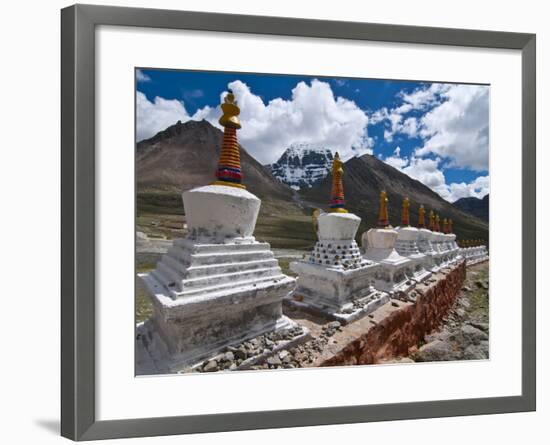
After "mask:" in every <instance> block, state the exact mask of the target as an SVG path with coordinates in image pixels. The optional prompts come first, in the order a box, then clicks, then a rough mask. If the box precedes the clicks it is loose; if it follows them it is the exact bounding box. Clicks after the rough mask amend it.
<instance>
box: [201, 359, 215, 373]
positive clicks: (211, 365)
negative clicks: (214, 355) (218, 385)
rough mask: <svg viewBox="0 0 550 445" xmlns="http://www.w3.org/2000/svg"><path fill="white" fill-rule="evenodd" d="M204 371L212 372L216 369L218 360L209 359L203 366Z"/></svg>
mask: <svg viewBox="0 0 550 445" xmlns="http://www.w3.org/2000/svg"><path fill="white" fill-rule="evenodd" d="M202 370H203V371H204V372H214V371H217V370H218V362H217V361H216V360H210V361H209V362H208V363H207V364H206V365H205V366H204V367H203V368H202Z"/></svg>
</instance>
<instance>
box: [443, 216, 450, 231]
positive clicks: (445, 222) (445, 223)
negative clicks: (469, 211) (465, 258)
mask: <svg viewBox="0 0 550 445" xmlns="http://www.w3.org/2000/svg"><path fill="white" fill-rule="evenodd" d="M443 233H449V220H448V219H447V218H444V219H443Z"/></svg>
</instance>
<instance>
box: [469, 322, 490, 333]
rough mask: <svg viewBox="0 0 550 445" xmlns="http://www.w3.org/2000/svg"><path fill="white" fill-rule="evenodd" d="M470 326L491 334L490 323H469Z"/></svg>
mask: <svg viewBox="0 0 550 445" xmlns="http://www.w3.org/2000/svg"><path fill="white" fill-rule="evenodd" d="M468 324H470V325H472V326H473V327H474V328H477V329H480V330H482V331H484V332H489V323H482V322H476V321H471V320H470V321H469V322H468Z"/></svg>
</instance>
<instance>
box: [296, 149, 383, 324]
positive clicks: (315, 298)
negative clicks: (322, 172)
mask: <svg viewBox="0 0 550 445" xmlns="http://www.w3.org/2000/svg"><path fill="white" fill-rule="evenodd" d="M342 164H343V163H342V161H341V160H340V158H339V156H338V153H336V155H335V157H334V161H333V166H332V179H333V185H332V199H331V202H330V212H328V213H324V212H323V213H320V212H318V213H316V214H314V224H315V227H316V232H317V237H318V241H317V243H316V244H315V247H314V248H313V251H312V252H311V254H310V255H309V257H308V258H307V259H306V260H305V261H296V262H293V263H291V264H290V268H291V270H293V271H294V272H295V273H297V274H298V283H297V287H296V291H295V292H294V294H293V295H292V297H291V298H289V299H288V302H289V304H291V305H293V306H297V307H300V308H303V309H308V310H311V311H314V312H316V313H320V314H322V315H324V316H327V317H329V318H334V319H337V320H339V321H342V322H344V323H345V322H349V321H352V320H355V319H357V318H359V317H362V316H364V315H366V314H368V313H370V312H372V311H374V310H375V309H376V308H378V307H379V306H381V305H383V304H384V303H386V302H387V301H388V300H389V296H388V294H386V293H384V292H379V291H377V290H376V289H375V288H374V287H373V283H374V274H375V273H376V271H378V270H379V268H380V266H379V265H378V264H375V263H374V262H372V261H369V260H367V259H365V258H363V257H362V255H361V252H360V250H359V246H358V245H357V243H356V241H355V235H356V233H357V229H358V228H359V224H360V222H361V218H359V217H358V216H356V215H354V214H353V213H349V212H348V211H347V210H346V209H345V208H344V190H343V183H342V174H343V169H342Z"/></svg>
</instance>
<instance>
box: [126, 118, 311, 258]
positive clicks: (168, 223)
mask: <svg viewBox="0 0 550 445" xmlns="http://www.w3.org/2000/svg"><path fill="white" fill-rule="evenodd" d="M222 137H223V134H222V132H221V131H220V130H219V129H217V128H215V127H214V126H212V125H211V124H210V123H208V122H206V121H201V122H197V121H188V122H186V123H183V124H182V123H181V122H178V123H177V124H175V125H172V126H170V127H168V128H167V129H166V130H164V131H161V132H159V133H157V134H156V135H155V136H154V137H152V138H150V139H147V140H145V141H141V142H139V143H138V144H137V151H136V178H137V217H138V219H137V225H138V230H140V231H144V232H146V233H148V234H149V235H154V236H155V235H163V236H168V237H174V236H181V235H182V232H181V230H182V222H183V217H182V215H183V214H184V208H183V203H182V200H181V192H182V191H184V190H189V189H191V188H193V187H197V186H202V185H207V184H210V183H212V182H213V181H214V180H215V179H216V178H215V176H214V173H215V171H216V166H217V162H218V158H219V153H220V147H221V143H222ZM241 165H242V171H243V176H244V179H243V183H244V184H245V185H246V187H247V189H248V191H250V192H251V193H253V194H255V195H256V196H258V197H259V198H260V199H261V200H262V205H261V207H260V214H259V217H258V222H257V225H256V231H255V236H256V237H257V238H258V239H260V240H262V241H268V242H270V243H271V244H272V246H274V247H284V248H297V249H305V248H308V247H309V246H311V245H313V243H314V239H315V234H314V232H313V230H312V225H311V217H310V215H311V213H310V212H309V211H308V210H305V209H303V208H301V207H300V205H298V204H297V203H296V201H295V200H294V199H295V192H294V191H293V190H292V189H291V188H290V187H289V186H287V185H285V184H283V183H281V182H279V181H278V180H277V179H275V178H274V177H273V176H272V175H271V173H270V172H269V171H268V170H267V169H266V168H265V167H263V166H262V165H261V164H260V163H259V162H257V161H256V160H255V159H254V158H252V157H251V156H250V155H249V154H248V153H247V152H246V149H245V148H244V147H241Z"/></svg>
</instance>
